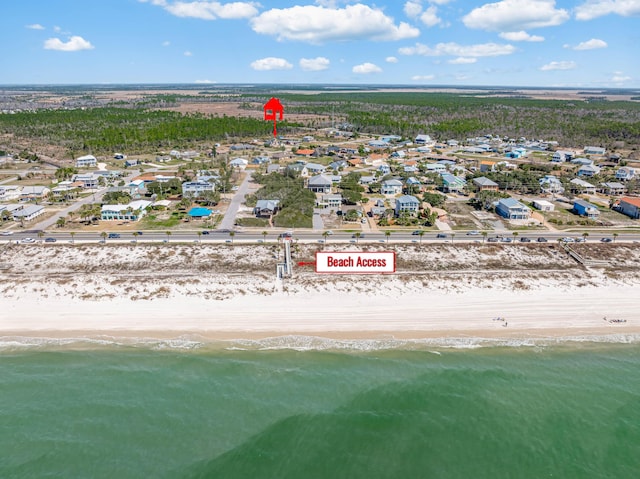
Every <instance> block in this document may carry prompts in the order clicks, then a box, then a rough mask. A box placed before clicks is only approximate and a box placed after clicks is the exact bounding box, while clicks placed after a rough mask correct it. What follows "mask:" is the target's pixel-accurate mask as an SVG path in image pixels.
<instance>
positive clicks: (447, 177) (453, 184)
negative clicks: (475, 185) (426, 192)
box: [440, 173, 467, 193]
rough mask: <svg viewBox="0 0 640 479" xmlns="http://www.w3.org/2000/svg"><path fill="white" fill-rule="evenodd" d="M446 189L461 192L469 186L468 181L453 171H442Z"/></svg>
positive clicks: (451, 191) (446, 190)
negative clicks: (453, 173)
mask: <svg viewBox="0 0 640 479" xmlns="http://www.w3.org/2000/svg"><path fill="white" fill-rule="evenodd" d="M440 176H441V177H442V183H443V187H444V191H445V192H448V193H459V192H460V191H462V190H464V188H465V187H466V186H467V181H466V180H464V179H463V178H460V177H459V176H454V175H452V174H451V173H441V174H440Z"/></svg>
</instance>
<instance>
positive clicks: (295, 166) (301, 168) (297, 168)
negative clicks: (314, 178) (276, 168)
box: [287, 163, 309, 178]
mask: <svg viewBox="0 0 640 479" xmlns="http://www.w3.org/2000/svg"><path fill="white" fill-rule="evenodd" d="M287 170H288V171H293V172H295V173H298V174H299V175H300V176H301V177H303V178H306V177H307V176H309V170H307V166H306V165H305V164H303V163H292V164H290V165H287Z"/></svg>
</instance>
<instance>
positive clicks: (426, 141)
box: [413, 134, 435, 146]
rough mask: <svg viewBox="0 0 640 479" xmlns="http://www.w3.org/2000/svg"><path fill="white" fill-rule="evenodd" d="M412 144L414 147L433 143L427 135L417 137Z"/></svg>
mask: <svg viewBox="0 0 640 479" xmlns="http://www.w3.org/2000/svg"><path fill="white" fill-rule="evenodd" d="M413 142H414V143H415V144H416V145H427V146H429V145H433V144H434V143H435V142H434V141H433V140H432V139H431V137H430V136H429V135H422V134H421V135H417V136H416V137H415V139H414V140H413Z"/></svg>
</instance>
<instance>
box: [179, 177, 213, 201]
mask: <svg viewBox="0 0 640 479" xmlns="http://www.w3.org/2000/svg"><path fill="white" fill-rule="evenodd" d="M215 190H216V185H215V183H214V182H209V181H186V182H184V183H182V196H184V197H192V198H197V197H199V196H202V195H203V194H204V193H206V192H214V191H215Z"/></svg>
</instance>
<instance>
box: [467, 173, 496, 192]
mask: <svg viewBox="0 0 640 479" xmlns="http://www.w3.org/2000/svg"><path fill="white" fill-rule="evenodd" d="M473 185H474V186H475V187H476V188H477V189H478V191H498V183H496V182H495V181H492V180H490V179H489V178H487V177H485V176H481V177H480V178H474V179H473Z"/></svg>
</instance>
